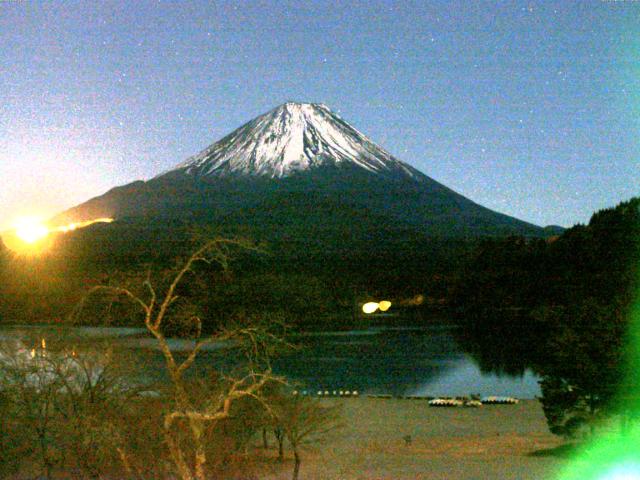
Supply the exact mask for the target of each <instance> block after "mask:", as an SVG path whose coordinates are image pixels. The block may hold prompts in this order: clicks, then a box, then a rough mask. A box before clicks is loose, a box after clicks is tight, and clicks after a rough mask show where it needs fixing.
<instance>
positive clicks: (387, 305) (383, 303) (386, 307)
mask: <svg viewBox="0 0 640 480" xmlns="http://www.w3.org/2000/svg"><path fill="white" fill-rule="evenodd" d="M378 308H380V311H381V312H386V311H387V310H389V309H390V308H391V302H390V301H389V300H382V301H381V302H380V303H379V304H378Z"/></svg>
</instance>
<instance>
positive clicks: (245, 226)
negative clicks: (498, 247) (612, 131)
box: [56, 103, 545, 249]
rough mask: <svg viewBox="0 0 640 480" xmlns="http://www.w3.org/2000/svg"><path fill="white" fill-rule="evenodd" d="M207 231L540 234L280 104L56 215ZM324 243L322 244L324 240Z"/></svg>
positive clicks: (371, 238)
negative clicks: (176, 160)
mask: <svg viewBox="0 0 640 480" xmlns="http://www.w3.org/2000/svg"><path fill="white" fill-rule="evenodd" d="M104 216H112V217H115V218H116V220H117V221H116V222H115V224H114V227H113V228H117V224H118V223H119V222H118V220H120V223H122V222H123V221H125V220H126V223H127V224H128V225H131V224H135V223H136V222H138V223H141V224H145V223H157V224H162V223H165V224H167V225H168V224H171V225H175V224H176V223H178V224H182V225H187V224H200V225H209V226H212V227H214V228H215V229H218V230H219V231H224V232H225V233H234V232H241V233H243V234H247V235H250V236H254V237H258V238H259V239H264V240H267V241H274V240H276V241H278V240H281V239H289V240H292V239H295V240H296V241H302V242H303V243H304V242H308V243H316V244H318V248H322V245H321V243H322V242H325V243H326V245H325V247H326V248H329V247H328V245H329V244H332V245H338V244H342V246H343V248H345V249H348V248H349V244H350V243H352V242H356V243H357V242H374V243H377V244H380V243H384V242H391V241H393V242H396V243H398V245H399V247H398V248H401V245H402V244H403V243H406V242H407V241H412V240H414V239H416V238H427V237H439V238H450V237H457V238H461V237H477V236H482V235H510V234H521V235H528V236H545V232H544V230H543V229H542V228H540V227H537V226H535V225H532V224H529V223H526V222H522V221H520V220H518V219H515V218H513V217H509V216H507V215H503V214H500V213H497V212H493V211H491V210H489V209H487V208H484V207H482V206H480V205H478V204H476V203H474V202H472V201H471V200H469V199H467V198H465V197H463V196H462V195H459V194H458V193H456V192H454V191H453V190H451V189H449V188H447V187H446V186H444V185H442V184H440V183H438V182H436V181H435V180H433V179H431V178H429V177H428V176H426V175H424V174H423V173H421V172H419V171H418V170H416V169H415V168H413V167H411V166H410V165H408V164H406V163H404V162H401V161H400V160H397V159H396V158H394V157H393V156H392V155H391V154H389V153H388V152H386V151H385V150H384V149H382V148H381V147H379V146H378V145H376V144H375V143H373V142H372V141H370V140H369V139H368V138H367V137H365V136H364V135H363V134H362V133H360V132H358V131H357V130H356V129H355V128H353V127H351V126H350V125H349V124H348V123H346V122H345V121H344V120H342V119H341V118H340V117H338V116H337V115H335V114H334V113H333V112H331V111H330V110H329V109H328V108H327V107H326V106H324V105H318V104H296V103H286V104H284V105H281V106H279V107H277V108H275V109H273V110H271V111H270V112H267V113H265V114H264V115H261V116H259V117H257V118H256V119H254V120H252V121H250V122H248V123H247V124H245V125H243V126H242V127H240V128H238V129H237V130H235V131H233V132H232V133H230V134H229V135H227V136H226V137H224V138H223V139H221V140H220V141H218V142H216V143H214V144H213V145H211V146H209V147H208V148H206V149H205V150H203V151H202V152H201V153H199V154H198V155H195V156H193V157H191V158H189V159H187V160H186V161H185V162H183V163H181V164H179V165H177V166H176V167H175V168H173V169H171V170H170V171H168V172H165V173H163V174H161V175H159V176H157V177H155V178H153V179H151V180H149V181H147V182H141V181H139V182H134V183H131V184H129V185H125V186H123V187H117V188H114V189H113V190H111V191H109V192H107V193H106V194H104V195H102V196H100V197H97V198H94V199H92V200H90V201H88V202H86V203H84V204H82V205H79V206H77V207H75V208H72V209H70V210H68V211H67V212H64V213H63V214H61V215H60V216H59V217H58V218H57V219H56V221H58V222H60V223H64V222H67V221H80V220H86V219H90V218H96V217H104ZM321 239H322V240H321Z"/></svg>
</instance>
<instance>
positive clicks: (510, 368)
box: [451, 198, 640, 436]
mask: <svg viewBox="0 0 640 480" xmlns="http://www.w3.org/2000/svg"><path fill="white" fill-rule="evenodd" d="M639 265H640V198H634V199H632V200H630V201H627V202H623V203H621V204H619V205H618V206H616V207H615V208H609V209H605V210H602V211H599V212H597V213H595V214H594V215H593V216H592V217H591V220H590V222H589V224H588V225H577V226H575V227H573V228H571V229H569V230H567V231H566V232H564V233H563V234H562V235H561V236H559V237H556V238H550V239H547V240H528V239H524V238H507V239H493V240H485V241H483V243H482V245H480V247H479V248H478V249H477V251H476V252H475V253H474V254H473V256H472V259H471V261H470V262H469V263H468V264H466V266H465V268H464V269H463V270H462V271H461V274H460V276H459V282H458V284H457V286H456V288H455V289H454V293H453V295H452V297H451V302H452V305H453V306H454V308H455V309H456V311H457V313H458V318H459V321H460V323H461V324H462V326H463V329H462V332H464V333H463V335H461V341H462V343H463V344H464V345H465V347H466V348H467V349H468V350H469V351H471V352H472V353H473V354H474V356H475V358H476V359H477V361H478V362H479V363H480V365H481V366H482V368H484V369H485V370H489V371H499V372H507V373H511V374H518V373H521V372H522V371H523V370H524V369H525V368H532V369H533V370H534V371H536V372H537V373H538V374H539V375H541V377H542V382H541V387H542V394H543V398H542V402H543V406H544V408H545V414H546V415H547V419H548V420H549V423H550V426H551V428H552V431H554V432H555V433H558V434H562V435H568V436H570V435H573V434H575V433H576V432H577V431H579V430H580V429H581V428H582V427H583V426H584V425H585V424H592V420H594V419H595V418H596V417H598V416H599V415H602V414H603V413H604V412H605V411H608V410H610V409H611V408H612V407H621V408H629V405H628V402H627V404H626V405H623V404H622V402H615V401H614V400H616V399H620V398H622V397H627V396H628V395H630V394H632V393H635V392H636V391H637V385H635V384H633V383H634V381H633V377H632V376H630V375H627V372H626V371H625V370H626V365H628V359H631V358H633V356H634V355H636V353H635V352H634V351H632V349H633V348H634V347H635V345H634V343H633V342H631V341H629V340H630V338H629V336H630V335H631V333H630V332H632V331H633V329H632V326H633V324H632V322H633V319H634V318H633V317H634V315H633V312H632V308H633V305H634V301H635V300H637V299H636V297H635V295H636V294H637V292H638V277H637V275H638V266H639ZM636 321H637V320H636ZM635 401H637V400H635Z"/></svg>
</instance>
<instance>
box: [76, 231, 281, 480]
mask: <svg viewBox="0 0 640 480" xmlns="http://www.w3.org/2000/svg"><path fill="white" fill-rule="evenodd" d="M232 248H240V249H244V250H256V247H255V246H254V245H253V244H252V243H250V242H248V241H245V240H237V239H214V240H210V241H208V242H206V243H204V244H203V245H202V246H201V247H200V248H198V249H197V250H196V251H195V252H194V253H193V254H192V255H191V256H190V257H189V258H188V259H187V260H186V261H185V262H184V264H183V265H182V266H181V267H180V268H178V270H177V272H176V273H175V274H174V275H173V277H172V279H171V281H170V282H169V283H168V287H167V288H166V291H164V292H163V293H160V292H159V291H158V290H157V289H156V288H155V287H154V285H153V284H152V282H151V275H150V273H148V274H147V277H146V279H145V280H144V281H143V282H142V286H143V289H144V291H143V293H140V294H137V293H134V291H133V290H132V289H129V288H125V287H114V286H97V287H94V288H92V289H91V290H90V291H89V292H88V295H86V296H85V298H84V299H83V301H82V302H81V303H80V304H79V306H78V308H77V309H76V312H75V313H76V314H78V313H79V312H80V311H81V310H82V309H83V308H84V306H85V305H86V304H87V302H88V301H89V300H90V299H91V298H93V297H94V296H96V295H106V296H107V297H110V298H111V301H116V300H119V299H120V300H122V299H127V300H128V301H130V302H132V303H133V304H134V305H137V306H138V307H139V308H140V309H141V311H142V313H143V314H144V324H145V326H146V328H147V330H148V331H149V332H150V333H151V334H152V335H153V337H154V338H155V339H156V341H157V344H158V346H159V348H160V351H161V352H162V355H163V356H164V360H165V366H166V369H167V372H168V375H169V378H170V380H171V389H172V405H171V407H170V408H169V409H168V410H167V411H166V413H165V414H164V418H163V432H164V440H165V443H166V445H167V446H168V449H169V453H170V456H171V459H172V461H173V463H174V465H175V469H176V472H177V474H178V475H179V477H180V478H181V479H182V480H194V479H196V480H205V478H206V472H205V468H206V464H207V448H206V447H207V445H206V433H207V432H208V431H210V430H211V429H212V428H213V427H215V425H217V424H218V423H219V422H220V421H222V420H225V419H227V418H229V416H230V412H231V407H232V405H233V404H234V403H235V402H236V401H238V400H239V399H244V398H252V399H254V400H255V401H257V402H258V403H259V404H260V405H262V406H263V408H265V409H266V410H267V411H270V410H271V407H270V406H269V405H268V403H267V402H266V401H265V400H264V398H263V395H262V390H263V388H264V387H265V385H267V384H268V383H272V382H283V380H282V379H280V378H279V377H276V376H274V375H273V374H272V371H271V365H270V362H269V356H270V354H271V352H272V351H273V345H274V344H278V343H281V338H280V337H279V336H277V335H274V334H273V333H272V332H271V331H270V329H269V325H265V324H264V323H262V324H257V325H255V324H251V323H249V324H245V325H235V326H231V327H220V328H219V329H218V330H217V331H216V332H215V333H214V334H212V335H210V336H207V337H203V336H202V322H201V320H200V318H199V317H198V316H197V315H195V314H194V315H193V316H191V317H190V321H191V324H192V325H193V326H194V328H193V331H194V333H195V335H194V337H195V338H194V340H193V345H192V348H191V349H190V350H189V352H188V353H187V355H186V358H184V359H180V358H177V357H176V356H175V355H174V353H173V352H172V350H171V348H170V345H169V342H168V340H167V338H166V337H165V333H164V330H163V327H165V325H166V322H167V318H168V317H169V315H170V311H171V309H172V307H175V305H176V302H177V301H178V299H179V298H180V296H179V295H178V293H177V292H178V289H179V287H180V286H181V284H182V283H183V281H185V279H186V278H187V276H188V275H189V274H191V273H193V269H194V266H195V265H196V264H198V263H205V264H212V263H215V264H218V265H219V266H221V267H222V268H223V269H224V270H226V269H227V268H228V266H229V261H230V258H231V254H232V252H231V249H232ZM213 342H224V343H225V344H233V345H235V346H237V347H240V348H241V349H242V350H243V352H244V353H245V355H246V358H247V361H246V365H245V370H244V373H243V374H242V375H236V376H233V377H228V376H220V378H219V382H218V383H219V385H218V386H219V388H218V389H217V391H211V392H210V394H209V395H207V398H202V392H201V391H194V389H190V388H189V386H188V382H187V381H186V380H185V373H186V372H187V370H188V369H189V368H190V367H191V366H192V365H193V364H194V362H195V360H196V357H197V356H198V354H199V353H200V352H201V351H202V349H203V348H205V347H206V346H207V345H209V344H211V343H213ZM130 473H131V474H133V472H130Z"/></svg>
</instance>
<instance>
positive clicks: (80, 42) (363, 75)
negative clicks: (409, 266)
mask: <svg viewBox="0 0 640 480" xmlns="http://www.w3.org/2000/svg"><path fill="white" fill-rule="evenodd" d="M639 30H640V1H633V0H618V1H613V0H612V1H606V0H605V1H600V0H595V1H575V2H571V1H558V2H550V1H540V2H538V1H529V2H509V1H505V2H467V1H441V2H424V1H417V2H390V1H366V2H360V1H352V2H330V1H317V2H315V1H314V2H311V1H308V2H299V1H296V2H288V1H276V0H271V1H255V2H218V1H216V2H200V1H193V2H180V3H173V2H164V1H154V2H150V1H149V2H147V1H136V2H129V1H106V2H90V1H85V2H73V1H64V2H29V1H21V2H0V60H1V62H2V63H1V65H2V69H1V70H0V178H1V179H2V184H1V186H0V229H2V228H7V227H8V226H9V225H11V222H12V221H13V220H14V219H15V218H16V217H18V216H20V215H25V214H37V215H43V216H45V217H46V216H48V215H51V214H54V213H56V212H58V211H60V210H62V209H65V208H68V207H71V206H73V205H75V204H78V203H80V202H82V201H85V200H87V199H89V198H90V197H93V196H96V195H99V194H101V193H104V192H105V191H106V190H108V189H109V188H111V187H113V186H116V185H121V184H125V183H129V182H131V181H133V180H136V179H148V178H151V177H153V176H155V175H157V174H158V173H160V172H162V171H163V170H166V169H168V168H170V167H172V166H173V165H175V164H177V163H179V162H181V161H182V160H184V159H185V158H186V157H188V156H190V155H193V154H195V153H197V152H198V151H200V150H201V149H203V148H204V147H206V146H207V145H209V144H211V143H213V142H214V141H216V140H218V139H220V138H221V137H222V136H223V135H225V134H226V133H229V132H230V131H232V130H233V129H235V128H237V127H239V126H240V125H241V124H243V123H245V122H247V121H248V120H251V119H252V118H254V117H255V116H257V115H259V114H261V113H264V112H265V111H267V110H270V109H271V108H273V107H275V106H277V105H279V104H281V103H283V102H285V101H288V100H293V101H304V102H322V103H325V104H327V105H328V106H329V107H330V108H332V109H333V110H334V111H336V112H337V113H339V114H340V115H341V116H342V117H343V118H344V119H345V120H347V121H348V122H349V123H351V124H352V125H353V126H354V127H356V128H357V129H358V130H360V131H361V132H363V133H364V134H366V135H367V136H368V137H369V138H371V139H372V140H373V141H375V142H376V143H378V144H380V145H381V146H383V147H384V148H385V149H386V150H388V151H389V152H391V153H392V154H393V155H395V156H396V157H397V158H399V159H400V160H403V161H406V162H408V163H410V164H411V165H413V166H415V167H416V168H418V169H419V170H421V171H423V172H424V173H426V174H427V175H429V176H430V177H432V178H434V179H435V180H437V181H439V182H441V183H444V184H445V185H447V186H448V187H450V188H452V189H454V190H456V191H457V192H459V193H461V194H463V195H465V196H467V197H469V198H470V199H472V200H473V201H475V202H477V203H480V204H482V205H485V206H487V207H489V208H491V209H494V210H497V211H500V212H503V213H507V214H509V215H513V216H515V217H518V218H520V219H523V220H526V221H529V222H533V223H536V224H539V225H547V224H560V225H563V226H570V225H572V224H575V223H577V222H582V223H584V222H587V221H588V220H589V217H590V215H591V213H592V212H593V211H595V210H598V209H601V208H604V207H608V206H613V205H615V204H616V203H618V202H620V201H622V200H625V199H628V198H630V197H631V196H634V195H639V194H640V118H639V115H640V103H639V102H640V35H638V33H639Z"/></svg>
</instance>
